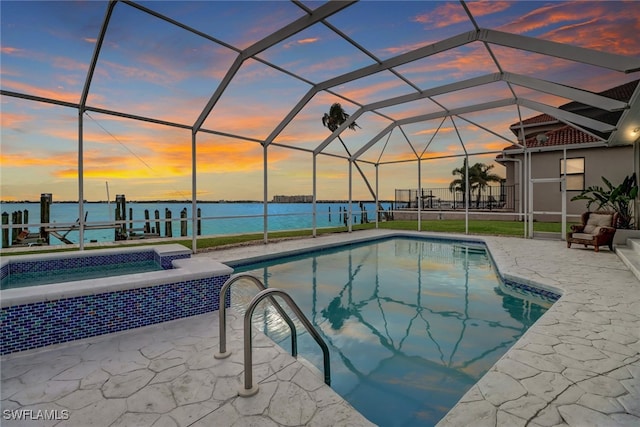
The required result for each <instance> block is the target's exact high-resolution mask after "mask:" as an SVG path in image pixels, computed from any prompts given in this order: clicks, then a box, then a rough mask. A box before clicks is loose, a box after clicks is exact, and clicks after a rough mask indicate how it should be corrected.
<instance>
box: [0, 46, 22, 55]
mask: <svg viewBox="0 0 640 427" xmlns="http://www.w3.org/2000/svg"><path fill="white" fill-rule="evenodd" d="M0 52H1V53H3V54H4V55H15V54H17V53H20V52H24V51H23V50H22V49H18V48H17V47H10V46H2V47H0Z"/></svg>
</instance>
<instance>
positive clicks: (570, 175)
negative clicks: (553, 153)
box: [560, 157, 584, 191]
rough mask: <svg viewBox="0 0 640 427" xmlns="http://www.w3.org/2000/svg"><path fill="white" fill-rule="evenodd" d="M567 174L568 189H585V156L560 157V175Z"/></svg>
mask: <svg viewBox="0 0 640 427" xmlns="http://www.w3.org/2000/svg"><path fill="white" fill-rule="evenodd" d="M565 171H566V176H567V181H566V182H567V191H582V190H584V157H574V158H571V159H566V165H565V159H560V176H561V177H562V176H563V175H564V174H565Z"/></svg>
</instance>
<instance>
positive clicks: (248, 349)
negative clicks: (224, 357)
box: [238, 288, 331, 397]
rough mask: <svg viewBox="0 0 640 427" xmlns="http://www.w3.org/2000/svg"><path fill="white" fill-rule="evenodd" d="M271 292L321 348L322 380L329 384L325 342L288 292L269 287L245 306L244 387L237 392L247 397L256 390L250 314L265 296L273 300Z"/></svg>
mask: <svg viewBox="0 0 640 427" xmlns="http://www.w3.org/2000/svg"><path fill="white" fill-rule="evenodd" d="M272 294H277V295H279V296H280V297H282V298H283V299H284V300H285V302H286V303H287V304H288V305H289V308H291V309H292V310H293V311H294V313H295V314H296V316H298V319H299V320H300V321H301V322H302V324H303V325H304V327H305V328H306V329H307V331H308V332H309V334H310V335H311V336H312V337H313V339H315V340H316V342H317V343H318V345H319V346H320V348H321V349H322V356H323V359H324V382H325V384H327V385H331V367H330V364H329V348H328V347H327V344H326V343H325V342H324V340H323V339H322V337H321V336H320V335H319V334H318V332H317V331H316V330H315V328H314V327H313V325H312V324H311V322H310V321H309V319H307V317H306V316H305V315H304V313H303V312H302V310H300V308H299V307H298V305H297V304H296V303H295V301H293V299H292V298H291V296H290V295H289V294H288V293H286V292H285V291H283V290H281V289H276V288H269V289H265V290H263V291H260V292H259V293H258V294H257V295H256V296H255V297H253V299H252V300H251V303H249V307H247V311H246V313H245V314H244V389H241V390H240V392H239V393H238V394H239V395H240V396H242V397H248V396H253V395H254V394H256V393H257V392H258V385H257V384H256V385H255V386H254V385H253V355H252V342H251V340H252V338H251V331H252V329H253V328H252V327H251V316H253V312H254V310H255V309H256V306H257V305H258V304H259V303H260V301H262V300H263V299H265V298H270V299H271V300H272V301H273V297H272V296H271V295H272ZM292 333H293V332H292Z"/></svg>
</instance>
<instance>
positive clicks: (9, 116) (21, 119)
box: [0, 111, 33, 130]
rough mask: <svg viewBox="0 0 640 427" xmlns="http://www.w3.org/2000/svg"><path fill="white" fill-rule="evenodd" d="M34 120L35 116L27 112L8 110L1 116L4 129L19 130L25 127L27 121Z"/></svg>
mask: <svg viewBox="0 0 640 427" xmlns="http://www.w3.org/2000/svg"><path fill="white" fill-rule="evenodd" d="M32 120H33V117H31V116H29V115H27V114H16V113H9V112H6V111H5V112H3V113H2V116H0V121H1V123H2V128H3V129H14V130H19V129H20V128H22V127H24V125H25V123H28V122H31V121H32Z"/></svg>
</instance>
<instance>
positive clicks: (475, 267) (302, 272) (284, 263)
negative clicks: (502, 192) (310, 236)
mask: <svg viewBox="0 0 640 427" xmlns="http://www.w3.org/2000/svg"><path fill="white" fill-rule="evenodd" d="M238 272H250V273H251V274H253V275H255V276H257V277H259V278H260V279H262V280H263V281H264V282H265V284H266V286H268V287H273V288H279V289H282V290H285V291H286V292H288V293H289V294H290V295H291V297H292V298H293V299H294V300H295V301H296V304H298V306H299V307H300V308H301V309H302V310H303V312H304V313H305V314H306V315H307V317H308V318H309V320H311V322H312V323H313V324H314V326H315V327H316V329H317V330H318V332H319V333H320V334H321V336H322V337H323V338H324V340H325V341H326V343H327V345H328V346H329V349H330V352H331V386H332V388H333V389H334V390H335V391H336V392H338V393H339V394H340V395H341V396H343V397H344V398H345V399H346V400H347V401H348V402H349V403H351V405H353V406H354V407H355V408H356V409H357V410H358V411H360V412H361V413H362V414H363V415H364V416H365V417H367V418H368V419H369V420H370V421H372V422H373V423H376V424H377V425H380V426H385V427H386V426H429V425H435V424H436V423H437V422H438V421H439V420H440V419H441V418H442V417H443V416H444V415H445V414H446V413H447V412H448V411H449V410H450V409H451V408H452V407H453V406H454V405H455V403H456V402H457V401H458V400H459V399H460V398H461V397H462V396H463V394H464V393H465V392H466V391H467V390H468V389H469V388H470V387H471V386H472V385H473V384H475V383H476V382H477V381H478V380H479V379H480V377H481V376H482V375H483V374H484V373H485V372H487V371H488V370H489V368H490V367H491V366H492V365H493V364H494V363H495V362H496V361H497V360H498V359H499V358H500V357H501V356H502V355H503V354H504V353H505V352H506V351H507V350H508V349H509V348H510V347H511V346H512V345H513V344H514V343H515V342H516V341H517V340H518V338H520V337H521V336H522V334H523V333H524V332H525V331H526V330H527V329H528V328H529V327H530V326H531V325H532V324H533V323H534V322H535V321H536V320H537V319H538V318H539V317H540V316H541V315H542V314H543V313H544V312H545V311H546V309H547V308H548V307H549V306H550V304H551V303H550V302H548V301H546V300H544V299H540V300H537V299H536V297H535V295H532V296H531V297H530V298H528V299H521V298H520V297H517V296H512V294H515V295H517V294H516V293H513V292H511V293H509V292H508V289H507V288H506V287H505V285H504V284H503V283H502V282H501V280H500V279H499V277H498V275H497V273H496V270H495V268H494V266H493V264H492V262H491V260H490V258H489V256H488V253H487V252H486V249H485V248H484V246H481V245H478V244H467V243H461V242H447V241H440V240H424V239H414V238H395V239H388V240H380V241H376V242H373V243H369V244H358V245H351V246H347V247H345V248H341V249H330V250H322V251H318V252H314V253H311V254H307V255H300V256H295V257H287V258H284V259H279V260H274V261H269V262H263V263H259V264H252V265H248V266H242V267H236V273H238ZM255 292H256V290H255V287H254V286H253V285H248V284H247V285H240V283H238V286H236V287H235V288H233V290H232V306H233V307H234V308H235V309H236V310H238V311H240V312H244V308H245V307H246V306H247V305H248V303H249V301H250V299H251V298H252V296H253V295H255ZM262 304H263V305H261V306H259V307H258V309H256V311H255V312H254V316H253V317H254V324H255V325H256V326H257V327H258V328H259V329H260V330H261V331H263V332H264V333H266V334H267V335H268V336H269V337H270V338H271V339H273V340H274V341H276V342H277V343H278V344H280V345H281V346H282V347H283V348H284V349H287V351H288V350H289V349H290V341H289V331H288V327H287V325H286V324H285V323H284V322H283V321H281V320H280V318H279V315H278V314H277V312H276V311H275V310H274V309H272V308H271V307H270V306H269V305H268V303H267V302H266V301H265V302H263V303H262ZM283 306H284V304H283ZM291 317H292V318H293V319H295V316H293V315H291ZM297 327H298V334H299V338H298V341H299V342H298V350H299V354H300V356H302V357H304V358H305V359H307V360H309V361H311V362H312V363H313V364H314V365H315V366H316V367H318V369H320V371H322V352H321V351H320V349H319V347H318V345H317V344H316V343H315V341H313V339H312V338H311V337H310V336H309V335H308V334H307V333H306V332H304V327H302V325H301V324H299V323H298V326H297ZM254 351H255V350H254Z"/></svg>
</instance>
